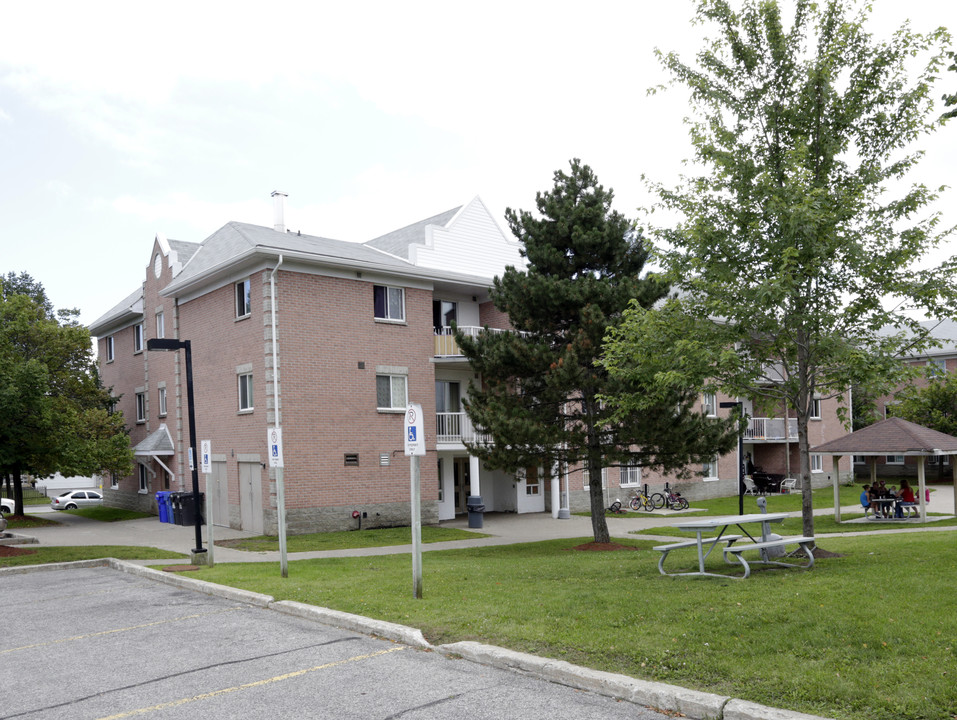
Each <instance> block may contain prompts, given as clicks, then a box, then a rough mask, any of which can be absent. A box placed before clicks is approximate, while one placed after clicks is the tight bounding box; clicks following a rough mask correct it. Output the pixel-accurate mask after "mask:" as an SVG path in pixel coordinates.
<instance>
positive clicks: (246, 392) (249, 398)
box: [236, 373, 253, 412]
mask: <svg viewBox="0 0 957 720" xmlns="http://www.w3.org/2000/svg"><path fill="white" fill-rule="evenodd" d="M236 377H237V380H238V385H239V412H249V411H250V410H252V409H253V374H252V373H240V374H239V375H237V376H236Z"/></svg>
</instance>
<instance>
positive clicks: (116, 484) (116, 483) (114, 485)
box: [110, 472, 120, 490]
mask: <svg viewBox="0 0 957 720" xmlns="http://www.w3.org/2000/svg"><path fill="white" fill-rule="evenodd" d="M119 486H120V481H119V479H118V478H117V477H116V473H114V472H111V473H110V487H111V488H113V489H114V490H115V489H116V488H118V487H119Z"/></svg>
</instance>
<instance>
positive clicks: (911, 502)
mask: <svg viewBox="0 0 957 720" xmlns="http://www.w3.org/2000/svg"><path fill="white" fill-rule="evenodd" d="M897 497H898V500H899V502H898V503H897V511H898V512H899V513H900V515H898V517H904V508H907V509H908V510H910V512H909V513H908V515H909V517H915V518H919V517H920V511H919V510H918V509H917V497H916V496H915V495H914V490H913V488H911V486H910V483H909V482H907V480H906V478H905V479H904V480H901V489H900V492H899V493H897Z"/></svg>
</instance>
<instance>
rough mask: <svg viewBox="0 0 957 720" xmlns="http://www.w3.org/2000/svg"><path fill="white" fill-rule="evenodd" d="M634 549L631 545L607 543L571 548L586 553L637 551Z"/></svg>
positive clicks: (587, 544) (593, 543)
mask: <svg viewBox="0 0 957 720" xmlns="http://www.w3.org/2000/svg"><path fill="white" fill-rule="evenodd" d="M637 549H638V548H636V547H631V545H619V544H618V543H613V542H607V543H597V542H590V543H585V544H584V545H577V546H575V547H573V548H572V550H585V551H586V552H608V551H609V550H637Z"/></svg>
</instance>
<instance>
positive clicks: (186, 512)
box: [179, 493, 205, 525]
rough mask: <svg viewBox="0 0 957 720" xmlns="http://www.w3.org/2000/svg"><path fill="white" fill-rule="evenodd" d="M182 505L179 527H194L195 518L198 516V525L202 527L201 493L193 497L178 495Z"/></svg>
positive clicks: (183, 494)
mask: <svg viewBox="0 0 957 720" xmlns="http://www.w3.org/2000/svg"><path fill="white" fill-rule="evenodd" d="M180 496H181V497H180V501H181V504H182V513H181V520H182V522H180V523H179V524H180V525H195V524H196V516H197V515H198V516H199V524H200V525H204V524H205V523H204V521H203V500H204V495H203V493H198V494H197V495H193V493H180Z"/></svg>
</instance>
